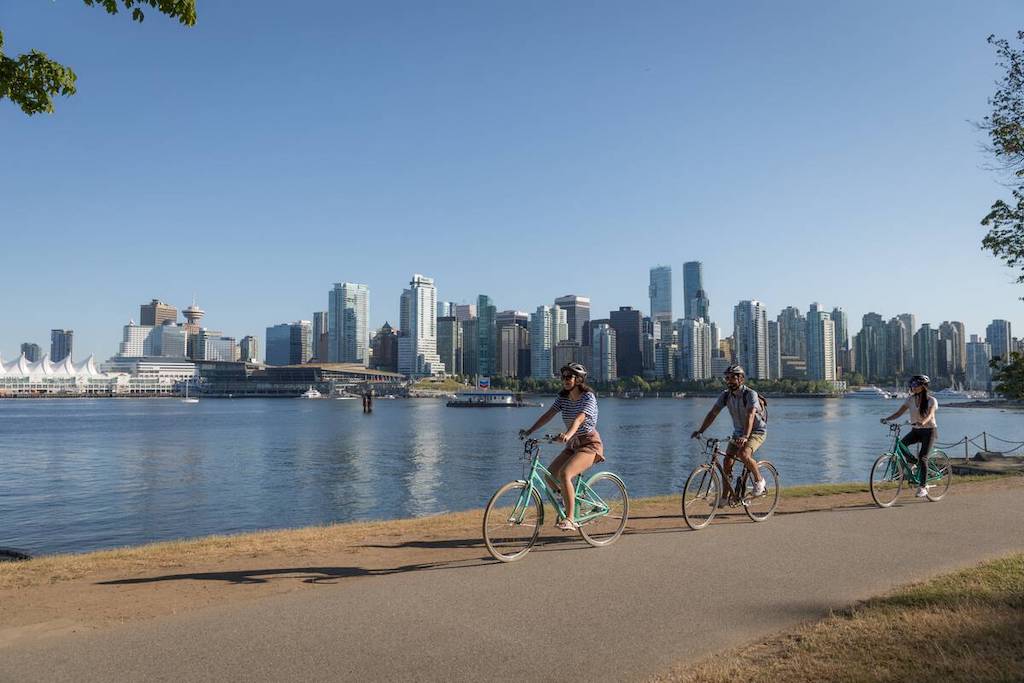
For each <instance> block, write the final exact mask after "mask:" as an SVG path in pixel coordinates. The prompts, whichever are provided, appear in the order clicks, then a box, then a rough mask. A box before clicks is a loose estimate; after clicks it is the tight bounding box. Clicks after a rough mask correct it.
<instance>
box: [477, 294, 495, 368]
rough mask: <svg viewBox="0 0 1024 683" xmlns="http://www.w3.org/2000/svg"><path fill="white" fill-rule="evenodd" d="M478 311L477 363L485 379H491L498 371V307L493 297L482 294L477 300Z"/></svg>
mask: <svg viewBox="0 0 1024 683" xmlns="http://www.w3.org/2000/svg"><path fill="white" fill-rule="evenodd" d="M476 311H477V335H478V336H479V341H478V342H477V363H478V365H479V368H478V371H479V373H480V374H481V375H483V376H484V377H490V376H491V375H494V374H495V373H496V371H497V366H498V363H497V360H498V358H497V355H498V329H497V325H496V321H495V316H496V315H497V313H498V309H497V307H495V305H494V303H493V302H492V301H491V297H489V296H487V295H485V294H481V295H479V296H478V297H477V299H476Z"/></svg>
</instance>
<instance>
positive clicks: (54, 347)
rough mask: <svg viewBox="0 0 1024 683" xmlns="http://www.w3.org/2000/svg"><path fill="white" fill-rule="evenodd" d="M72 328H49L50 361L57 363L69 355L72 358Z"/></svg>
mask: <svg viewBox="0 0 1024 683" xmlns="http://www.w3.org/2000/svg"><path fill="white" fill-rule="evenodd" d="M74 348H75V332H74V330H50V362H51V363H59V362H60V361H62V360H64V359H65V358H68V357H70V358H71V359H72V360H74Z"/></svg>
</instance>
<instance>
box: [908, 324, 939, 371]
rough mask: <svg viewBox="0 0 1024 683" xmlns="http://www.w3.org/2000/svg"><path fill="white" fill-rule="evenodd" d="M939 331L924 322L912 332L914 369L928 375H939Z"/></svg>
mask: <svg viewBox="0 0 1024 683" xmlns="http://www.w3.org/2000/svg"><path fill="white" fill-rule="evenodd" d="M938 347H939V331H938V330H933V329H932V327H931V325H929V324H928V323H925V324H924V325H921V327H920V328H918V330H917V332H915V333H914V364H915V367H914V371H915V372H918V373H923V374H925V375H928V376H929V377H937V376H938V375H939V357H938V356H939V348H938Z"/></svg>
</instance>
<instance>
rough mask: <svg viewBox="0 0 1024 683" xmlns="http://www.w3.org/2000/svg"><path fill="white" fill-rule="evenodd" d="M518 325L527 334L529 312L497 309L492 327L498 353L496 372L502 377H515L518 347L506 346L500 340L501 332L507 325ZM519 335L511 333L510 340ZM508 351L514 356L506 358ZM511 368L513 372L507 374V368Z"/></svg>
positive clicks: (517, 367)
mask: <svg viewBox="0 0 1024 683" xmlns="http://www.w3.org/2000/svg"><path fill="white" fill-rule="evenodd" d="M513 326H515V327H519V328H521V329H522V330H523V332H526V333H527V334H528V330H529V329H530V314H529V313H526V312H525V311H515V310H510V311H499V312H498V313H497V314H496V315H495V316H494V327H495V337H496V338H497V340H498V354H497V374H499V375H501V376H503V377H517V376H518V375H517V374H515V373H517V372H519V349H518V347H514V346H507V345H506V344H505V342H503V341H502V334H503V333H504V330H505V329H506V328H508V327H513ZM518 339H519V337H517V336H515V335H513V336H512V337H510V338H509V340H510V342H509V343H511V342H513V341H516V340H518ZM506 351H508V352H509V353H512V354H513V355H515V358H506V357H505V353H506ZM510 369H511V370H512V371H513V374H511V375H510V374H508V373H507V371H508V370H510Z"/></svg>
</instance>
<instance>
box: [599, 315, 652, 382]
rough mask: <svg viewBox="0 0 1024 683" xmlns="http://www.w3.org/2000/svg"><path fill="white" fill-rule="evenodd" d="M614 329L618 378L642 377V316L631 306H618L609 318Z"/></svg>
mask: <svg viewBox="0 0 1024 683" xmlns="http://www.w3.org/2000/svg"><path fill="white" fill-rule="evenodd" d="M608 318H609V320H611V324H612V327H613V328H614V329H615V353H616V354H617V355H616V356H615V363H616V366H617V367H616V372H617V374H618V376H619V377H627V378H628V377H633V376H635V375H640V376H643V371H644V357H643V314H642V313H641V312H640V311H638V310H636V309H635V308H633V307H632V306H620V307H619V310H617V311H612V312H611V313H610V314H609V316H608Z"/></svg>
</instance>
